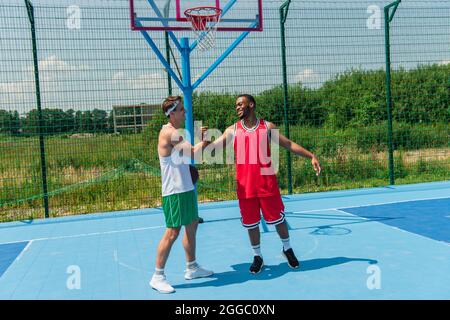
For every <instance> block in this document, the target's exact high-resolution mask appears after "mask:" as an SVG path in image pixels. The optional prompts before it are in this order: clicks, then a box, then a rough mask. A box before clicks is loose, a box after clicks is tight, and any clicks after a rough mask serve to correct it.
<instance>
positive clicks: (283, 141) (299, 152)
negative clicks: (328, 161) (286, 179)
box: [267, 122, 321, 175]
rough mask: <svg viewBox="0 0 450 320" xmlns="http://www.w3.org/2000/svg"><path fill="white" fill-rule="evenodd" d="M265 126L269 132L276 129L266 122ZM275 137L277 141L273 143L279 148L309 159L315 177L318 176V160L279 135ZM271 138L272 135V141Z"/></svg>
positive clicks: (319, 169) (310, 153) (299, 146)
mask: <svg viewBox="0 0 450 320" xmlns="http://www.w3.org/2000/svg"><path fill="white" fill-rule="evenodd" d="M267 126H268V128H269V130H274V129H277V127H276V125H274V124H273V123H271V122H267ZM277 136H278V138H279V139H278V141H275V142H278V144H279V145H280V146H282V147H283V148H285V149H287V150H289V151H290V152H292V153H294V154H296V155H298V156H301V157H304V158H309V159H311V164H312V165H313V167H314V171H315V172H316V175H319V174H320V171H321V168H320V163H319V160H318V159H317V157H316V156H315V155H314V154H313V153H312V152H310V151H308V150H307V149H305V148H303V147H302V146H301V145H299V144H297V143H295V142H294V141H291V140H289V139H288V138H286V137H285V136H284V135H282V134H281V133H278V135H277ZM273 138H274V135H273V134H272V140H274V139H273Z"/></svg>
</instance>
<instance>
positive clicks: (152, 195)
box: [0, 125, 450, 221]
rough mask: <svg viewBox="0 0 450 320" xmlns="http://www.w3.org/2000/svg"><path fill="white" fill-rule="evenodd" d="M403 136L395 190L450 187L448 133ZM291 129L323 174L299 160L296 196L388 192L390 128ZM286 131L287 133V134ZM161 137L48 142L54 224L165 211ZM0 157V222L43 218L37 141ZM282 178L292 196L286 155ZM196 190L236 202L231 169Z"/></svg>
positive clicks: (10, 144)
mask: <svg viewBox="0 0 450 320" xmlns="http://www.w3.org/2000/svg"><path fill="white" fill-rule="evenodd" d="M402 128H403V129H402V130H403V131H404V132H409V133H408V134H407V136H405V139H404V140H406V139H413V140H414V139H417V140H418V141H416V140H414V141H409V140H408V141H403V142H402V143H401V144H399V145H398V146H397V150H396V151H395V153H394V157H395V175H396V183H397V184H403V183H405V184H406V183H418V182H430V181H441V180H448V179H449V178H450V148H449V145H448V144H449V139H448V137H449V135H448V132H449V131H448V126H442V125H441V126H431V125H430V126H425V125H420V126H418V129H417V130H416V131H412V130H410V129H405V126H402ZM290 129H291V130H290V131H291V138H292V140H294V141H297V142H298V143H299V144H301V145H303V146H304V147H306V148H308V149H310V150H311V151H313V152H315V153H316V154H317V155H318V156H319V159H320V161H321V164H322V169H323V174H322V175H321V176H320V177H316V176H315V175H314V172H313V170H312V167H311V165H310V163H309V161H308V160H306V159H302V158H299V157H296V156H293V157H292V160H293V161H292V172H293V175H292V181H293V186H294V190H293V191H294V192H295V193H305V192H316V191H329V190H342V189H351V188H362V187H377V186H384V185H387V184H388V181H389V172H388V167H387V163H388V160H387V152H386V150H385V149H386V146H385V144H383V143H384V142H383V141H384V140H383V139H381V138H380V137H381V136H382V135H383V134H382V132H384V128H376V127H368V128H363V129H361V128H359V129H358V128H354V129H351V128H349V129H347V130H345V131H340V132H335V131H331V130H330V129H326V128H307V127H294V126H292V127H291V128H290ZM280 130H281V132H284V129H283V128H280ZM377 130H378V131H377ZM380 132H381V133H380ZM417 132H426V135H425V134H423V135H420V134H417ZM156 133H157V132H149V131H148V130H147V131H146V133H145V134H144V133H143V134H134V135H133V134H130V135H96V136H91V137H79V138H70V137H69V136H67V135H63V136H51V137H47V138H46V141H45V148H46V163H47V180H48V191H49V193H50V197H49V204H50V213H51V216H64V215H73V214H85V213H93V212H106V211H115V210H126V209H137V208H147V207H154V206H159V205H160V204H161V203H160V202H161V191H160V189H161V181H160V177H159V172H158V170H159V161H158V158H157V154H156ZM364 137H365V138H364ZM397 139H399V138H397ZM0 150H1V153H0V221H12V220H25V219H34V218H42V217H43V215H44V210H43V207H42V193H43V191H42V190H43V189H42V179H41V164H40V152H39V151H40V149H39V141H38V139H37V138H35V137H31V138H20V137H8V136H0ZM134 159H137V161H136V160H134ZM152 168H153V169H152ZM278 177H279V184H280V188H281V190H282V192H283V193H287V170H286V154H285V151H284V150H281V152H280V171H279V173H278ZM198 190H199V200H200V201H202V202H206V201H218V200H227V199H235V197H236V196H235V185H234V168H233V166H232V165H228V166H225V165H214V166H212V165H202V166H200V184H199V186H198Z"/></svg>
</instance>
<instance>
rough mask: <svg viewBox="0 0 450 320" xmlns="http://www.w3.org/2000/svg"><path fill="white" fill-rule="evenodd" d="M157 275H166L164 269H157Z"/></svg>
mask: <svg viewBox="0 0 450 320" xmlns="http://www.w3.org/2000/svg"><path fill="white" fill-rule="evenodd" d="M155 275H157V276H163V275H164V269H159V268H155Z"/></svg>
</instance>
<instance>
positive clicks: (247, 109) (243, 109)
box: [236, 97, 255, 120]
mask: <svg viewBox="0 0 450 320" xmlns="http://www.w3.org/2000/svg"><path fill="white" fill-rule="evenodd" d="M254 107H255V104H254V103H252V102H250V101H249V100H248V98H247V97H239V98H237V100H236V114H237V116H238V117H239V119H241V120H242V119H245V118H247V117H248V116H249V115H250V114H251V112H252V111H253V109H254Z"/></svg>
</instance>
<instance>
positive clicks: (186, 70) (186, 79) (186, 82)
mask: <svg viewBox="0 0 450 320" xmlns="http://www.w3.org/2000/svg"><path fill="white" fill-rule="evenodd" d="M180 44H181V49H182V51H181V68H182V73H183V79H182V80H181V81H182V83H183V87H184V89H183V96H184V108H185V110H186V122H185V127H186V130H187V132H188V134H189V136H190V137H189V142H190V143H191V144H192V145H194V116H193V112H192V93H193V89H192V83H191V60H190V55H191V49H190V47H189V39H188V38H181V39H180Z"/></svg>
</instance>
